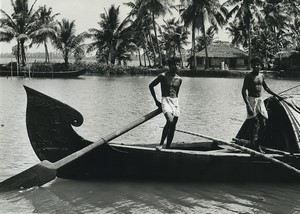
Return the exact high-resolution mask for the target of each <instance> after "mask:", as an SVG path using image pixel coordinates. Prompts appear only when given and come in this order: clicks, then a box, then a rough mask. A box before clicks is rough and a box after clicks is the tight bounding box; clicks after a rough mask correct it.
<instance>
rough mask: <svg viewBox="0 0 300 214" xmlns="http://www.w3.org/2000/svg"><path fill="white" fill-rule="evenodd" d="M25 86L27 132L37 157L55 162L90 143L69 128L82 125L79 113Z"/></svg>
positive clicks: (81, 117)
mask: <svg viewBox="0 0 300 214" xmlns="http://www.w3.org/2000/svg"><path fill="white" fill-rule="evenodd" d="M24 88H25V90H26V93H27V109H26V126H27V132H28V136H29V139H30V142H31V145H32V147H33V149H34V151H35V153H36V155H37V156H38V158H39V159H40V160H49V161H51V162H55V161H57V160H59V159H61V158H63V157H65V156H67V155H69V154H71V153H73V152H75V151H77V150H79V149H81V148H83V147H84V146H87V145H89V144H90V143H91V142H89V141H86V140H85V139H83V138H82V137H81V136H79V135H78V134H77V133H76V132H75V131H74V129H73V127H72V126H75V127H78V126H81V125H82V123H83V116H82V115H81V113H80V112H78V111H77V110H75V109H74V108H72V107H70V106H68V105H67V104H64V103H62V102H60V101H58V100H56V99H53V98H52V97H49V96H47V95H45V94H42V93H40V92H38V91H36V90H34V89H32V88H29V87H27V86H24ZM70 144H72V145H70Z"/></svg>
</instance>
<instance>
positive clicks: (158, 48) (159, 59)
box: [152, 13, 162, 66]
mask: <svg viewBox="0 0 300 214" xmlns="http://www.w3.org/2000/svg"><path fill="white" fill-rule="evenodd" d="M152 22H153V30H154V35H155V40H156V44H157V51H158V65H159V66H161V65H162V57H161V51H160V47H159V41H158V37H157V31H156V24H155V17H154V13H152Z"/></svg>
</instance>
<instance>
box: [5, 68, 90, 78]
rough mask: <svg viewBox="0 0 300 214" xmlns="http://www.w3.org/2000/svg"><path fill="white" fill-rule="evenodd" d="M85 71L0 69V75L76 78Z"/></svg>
mask: <svg viewBox="0 0 300 214" xmlns="http://www.w3.org/2000/svg"><path fill="white" fill-rule="evenodd" d="M85 73H86V69H80V70H77V71H56V72H38V71H34V72H31V73H30V76H29V74H28V72H24V71H20V72H19V73H17V71H12V72H11V71H9V70H0V76H5V77H10V76H22V77H32V78H36V77H38V78H76V77H79V76H80V75H83V74H85Z"/></svg>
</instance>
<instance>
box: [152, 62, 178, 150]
mask: <svg viewBox="0 0 300 214" xmlns="http://www.w3.org/2000/svg"><path fill="white" fill-rule="evenodd" d="M178 63H179V59H178V58H175V57H173V58H170V59H169V60H168V66H169V71H167V72H164V73H161V74H159V75H158V76H157V77H156V78H155V79H154V80H153V81H152V82H151V83H150V85H149V89H150V92H151V95H152V97H153V99H154V101H155V104H156V106H157V107H159V108H161V109H162V112H163V113H164V116H165V118H166V125H165V126H164V128H163V132H162V136H161V140H160V145H159V146H158V147H156V149H157V150H161V149H162V148H163V144H164V141H165V139H166V138H167V144H166V148H170V145H171V143H172V140H173V138H174V132H175V129H176V124H177V121H178V117H179V115H180V111H179V103H178V93H179V89H180V86H181V83H182V79H181V77H180V76H178V75H177V66H178ZM159 83H160V85H161V96H162V98H161V103H160V102H159V101H158V99H157V98H156V94H155V90H154V87H155V86H157V85H158V84H159Z"/></svg>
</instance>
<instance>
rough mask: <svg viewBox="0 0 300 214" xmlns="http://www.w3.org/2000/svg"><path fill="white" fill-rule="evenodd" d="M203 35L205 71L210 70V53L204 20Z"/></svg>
mask: <svg viewBox="0 0 300 214" xmlns="http://www.w3.org/2000/svg"><path fill="white" fill-rule="evenodd" d="M202 34H203V38H204V50H205V69H208V68H209V62H208V52H207V42H206V33H205V24H204V20H202Z"/></svg>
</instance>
